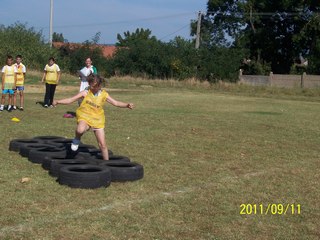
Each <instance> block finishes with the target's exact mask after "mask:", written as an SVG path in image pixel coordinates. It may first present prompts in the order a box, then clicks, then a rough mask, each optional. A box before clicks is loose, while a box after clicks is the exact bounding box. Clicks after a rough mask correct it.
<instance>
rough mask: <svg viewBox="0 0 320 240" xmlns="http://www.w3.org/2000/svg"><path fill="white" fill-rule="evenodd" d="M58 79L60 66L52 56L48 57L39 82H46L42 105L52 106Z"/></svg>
mask: <svg viewBox="0 0 320 240" xmlns="http://www.w3.org/2000/svg"><path fill="white" fill-rule="evenodd" d="M59 81H60V68H59V66H58V65H57V64H56V63H55V59H54V58H53V57H50V58H49V62H48V64H47V65H46V66H45V67H44V73H43V77H42V80H41V82H42V83H43V82H45V83H46V93H45V95H44V107H46V108H47V107H49V106H50V107H53V105H52V104H53V98H54V93H55V91H56V87H57V85H58V84H59Z"/></svg>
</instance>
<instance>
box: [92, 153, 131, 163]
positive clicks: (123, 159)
mask: <svg viewBox="0 0 320 240" xmlns="http://www.w3.org/2000/svg"><path fill="white" fill-rule="evenodd" d="M92 158H93V159H97V160H102V161H106V160H103V157H102V155H101V153H100V154H97V155H95V156H92ZM111 160H112V161H119V162H130V158H128V157H125V156H120V155H111V156H110V155H109V161H111Z"/></svg>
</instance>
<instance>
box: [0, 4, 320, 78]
mask: <svg viewBox="0 0 320 240" xmlns="http://www.w3.org/2000/svg"><path fill="white" fill-rule="evenodd" d="M319 9H320V2H319V1H313V0H308V1H300V0H293V1H286V0H259V1H258V0H244V1H237V0H209V1H208V3H207V11H206V13H203V14H202V18H201V31H200V32H201V44H200V48H199V49H195V41H194V40H187V39H184V38H182V37H179V36H178V37H175V38H174V39H173V40H171V41H170V42H163V41H160V40H159V39H157V38H156V37H155V36H153V35H152V32H151V30H150V29H142V28H138V29H136V31H133V32H129V31H128V32H124V33H122V34H118V35H117V42H116V46H117V51H116V53H115V54H114V56H113V57H112V58H105V57H104V56H103V54H102V51H101V49H100V48H92V46H93V45H95V44H97V43H98V42H99V38H100V33H97V34H96V35H95V36H93V37H92V39H91V40H87V41H85V42H84V43H83V44H82V45H81V46H79V47H77V48H70V47H68V46H67V45H66V46H62V47H60V48H59V49H55V48H50V46H49V45H48V44H47V43H46V42H45V41H44V38H43V36H42V32H41V31H40V32H37V31H35V30H34V29H33V28H28V27H27V26H26V25H25V24H21V23H15V24H13V25H11V26H8V27H5V26H0V54H1V55H2V59H4V60H5V55H6V54H11V55H15V54H21V55H23V57H24V62H25V63H26V64H27V66H28V67H29V68H33V69H42V68H43V66H44V64H45V63H46V62H47V59H48V58H49V57H50V56H53V57H55V58H56V59H57V63H58V64H59V66H60V67H61V68H62V70H63V71H66V72H70V73H76V71H77V70H79V67H80V66H82V65H83V64H84V59H85V58H86V57H88V56H91V57H92V59H93V60H94V64H95V66H96V67H97V68H98V70H99V72H100V73H101V74H102V75H104V76H114V75H117V76H123V75H131V76H134V77H144V78H148V79H155V78H157V79H178V80H180V79H187V78H197V79H200V80H208V81H210V82H215V81H218V80H226V81H236V80H237V76H238V72H239V69H240V68H242V69H243V70H244V73H246V74H269V72H270V71H273V72H274V73H298V72H302V71H303V72H304V71H305V72H307V73H311V74H320V58H319V56H320V41H319V40H320V39H319V38H320V14H319ZM196 26H197V20H192V21H191V24H190V29H191V36H195V34H196ZM53 40H54V41H67V40H66V39H64V37H63V35H62V34H59V33H54V34H53ZM4 60H3V61H4Z"/></svg>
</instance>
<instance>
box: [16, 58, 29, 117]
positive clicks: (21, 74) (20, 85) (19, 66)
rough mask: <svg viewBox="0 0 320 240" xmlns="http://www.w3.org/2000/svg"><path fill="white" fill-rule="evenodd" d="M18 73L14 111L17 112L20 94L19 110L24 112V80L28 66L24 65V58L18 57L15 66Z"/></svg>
mask: <svg viewBox="0 0 320 240" xmlns="http://www.w3.org/2000/svg"><path fill="white" fill-rule="evenodd" d="M14 66H15V68H16V72H17V82H16V91H15V93H14V96H13V109H14V110H16V109H17V107H16V104H17V93H19V96H20V107H19V110H20V111H23V106H24V94H23V91H24V79H25V76H26V66H25V65H23V63H22V56H21V55H17V56H16V63H15V64H14Z"/></svg>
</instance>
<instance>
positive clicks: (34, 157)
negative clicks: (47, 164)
mask: <svg viewBox="0 0 320 240" xmlns="http://www.w3.org/2000/svg"><path fill="white" fill-rule="evenodd" d="M50 156H51V157H61V158H66V156H67V151H66V150H64V149H61V148H54V147H53V148H40V149H32V150H30V152H29V156H28V159H29V161H30V162H33V163H40V164H41V163H42V162H43V160H44V159H45V158H46V157H50Z"/></svg>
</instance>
